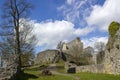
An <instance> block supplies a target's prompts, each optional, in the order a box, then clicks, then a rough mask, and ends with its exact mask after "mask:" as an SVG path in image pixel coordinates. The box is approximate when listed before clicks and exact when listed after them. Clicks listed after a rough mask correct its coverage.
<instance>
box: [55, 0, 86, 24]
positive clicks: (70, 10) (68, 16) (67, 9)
mask: <svg viewBox="0 0 120 80" xmlns="http://www.w3.org/2000/svg"><path fill="white" fill-rule="evenodd" d="M86 2H87V0H82V1H81V0H66V3H65V4H63V5H61V6H60V7H58V8H57V9H58V11H61V12H62V13H63V16H64V19H65V20H67V21H70V22H73V23H74V22H76V21H77V22H78V23H81V22H82V20H81V19H82V18H80V16H82V14H83V9H81V8H82V6H83V5H84V4H86Z"/></svg>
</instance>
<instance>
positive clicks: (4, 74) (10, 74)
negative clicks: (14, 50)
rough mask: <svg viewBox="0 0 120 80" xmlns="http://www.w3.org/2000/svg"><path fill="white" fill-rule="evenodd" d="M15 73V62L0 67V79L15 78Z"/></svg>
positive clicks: (8, 79) (9, 79)
mask: <svg viewBox="0 0 120 80" xmlns="http://www.w3.org/2000/svg"><path fill="white" fill-rule="evenodd" d="M16 74H17V65H16V64H15V63H13V64H10V65H8V66H7V67H6V68H0V80H15V78H16Z"/></svg>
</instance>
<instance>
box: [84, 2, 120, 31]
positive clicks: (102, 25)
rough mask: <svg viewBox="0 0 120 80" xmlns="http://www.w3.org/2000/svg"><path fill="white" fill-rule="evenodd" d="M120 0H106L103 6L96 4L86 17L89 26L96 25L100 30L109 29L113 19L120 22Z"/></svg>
mask: <svg viewBox="0 0 120 80" xmlns="http://www.w3.org/2000/svg"><path fill="white" fill-rule="evenodd" d="M119 5H120V0H106V1H105V2H104V4H103V6H100V5H95V6H93V10H92V12H91V14H90V16H89V17H87V18H86V20H87V23H88V24H89V26H91V25H96V26H98V27H99V29H100V30H105V31H106V30H107V29H108V26H109V24H110V23H111V22H112V21H118V22H120V18H119V15H120V8H119Z"/></svg>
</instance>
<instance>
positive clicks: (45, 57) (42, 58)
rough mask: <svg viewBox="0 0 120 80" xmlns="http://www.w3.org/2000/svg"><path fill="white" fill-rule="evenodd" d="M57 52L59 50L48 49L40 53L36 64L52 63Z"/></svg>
mask: <svg viewBox="0 0 120 80" xmlns="http://www.w3.org/2000/svg"><path fill="white" fill-rule="evenodd" d="M56 53H57V50H46V51H43V52H40V53H38V55H37V58H36V60H35V64H43V63H51V62H52V61H53V59H54V57H55V55H56Z"/></svg>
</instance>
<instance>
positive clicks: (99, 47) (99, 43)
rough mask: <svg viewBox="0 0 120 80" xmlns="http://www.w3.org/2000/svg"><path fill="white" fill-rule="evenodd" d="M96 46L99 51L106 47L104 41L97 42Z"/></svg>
mask: <svg viewBox="0 0 120 80" xmlns="http://www.w3.org/2000/svg"><path fill="white" fill-rule="evenodd" d="M94 47H95V49H96V50H97V51H98V52H101V51H104V49H105V43H103V42H96V43H95V45H94Z"/></svg>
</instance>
